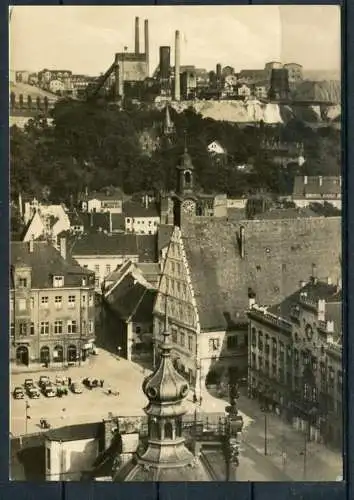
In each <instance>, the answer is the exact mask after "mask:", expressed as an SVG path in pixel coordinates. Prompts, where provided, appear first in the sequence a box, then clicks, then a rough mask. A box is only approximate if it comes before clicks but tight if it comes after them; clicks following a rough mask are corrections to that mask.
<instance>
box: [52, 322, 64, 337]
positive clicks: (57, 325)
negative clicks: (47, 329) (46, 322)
mask: <svg viewBox="0 0 354 500" xmlns="http://www.w3.org/2000/svg"><path fill="white" fill-rule="evenodd" d="M54 333H56V334H59V333H63V322H62V321H61V320H56V321H54Z"/></svg>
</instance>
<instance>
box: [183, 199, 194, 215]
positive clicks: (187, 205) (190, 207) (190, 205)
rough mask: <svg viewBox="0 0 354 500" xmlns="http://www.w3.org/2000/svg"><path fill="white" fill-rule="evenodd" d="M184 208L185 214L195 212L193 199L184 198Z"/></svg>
mask: <svg viewBox="0 0 354 500" xmlns="http://www.w3.org/2000/svg"><path fill="white" fill-rule="evenodd" d="M182 210H183V212H184V213H185V214H188V215H193V214H194V213H195V202H194V201H193V200H184V202H183V203H182Z"/></svg>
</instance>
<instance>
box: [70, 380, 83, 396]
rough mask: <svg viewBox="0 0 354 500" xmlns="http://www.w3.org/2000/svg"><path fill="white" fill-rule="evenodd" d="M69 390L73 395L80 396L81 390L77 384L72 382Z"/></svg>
mask: <svg viewBox="0 0 354 500" xmlns="http://www.w3.org/2000/svg"><path fill="white" fill-rule="evenodd" d="M70 389H71V391H72V392H73V393H74V394H82V388H81V386H80V384H78V383H77V382H73V383H72V384H71V387H70Z"/></svg>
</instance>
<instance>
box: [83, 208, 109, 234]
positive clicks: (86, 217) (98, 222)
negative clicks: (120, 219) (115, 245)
mask: <svg viewBox="0 0 354 500" xmlns="http://www.w3.org/2000/svg"><path fill="white" fill-rule="evenodd" d="M80 219H81V220H82V222H83V225H84V230H85V231H86V232H97V231H98V230H99V228H101V229H102V231H109V229H110V227H109V213H108V212H107V213H97V212H92V213H80Z"/></svg>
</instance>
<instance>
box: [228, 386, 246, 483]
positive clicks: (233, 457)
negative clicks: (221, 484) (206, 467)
mask: <svg viewBox="0 0 354 500" xmlns="http://www.w3.org/2000/svg"><path fill="white" fill-rule="evenodd" d="M239 396H240V395H239V392H238V387H237V386H232V387H231V388H230V403H231V404H230V406H227V407H226V408H225V411H226V413H227V414H228V416H227V422H226V433H225V458H226V481H230V477H231V466H232V465H234V466H235V469H234V472H235V479H236V467H238V465H239V458H238V457H239V451H240V450H239V445H240V441H239V439H238V438H239V433H240V432H241V431H242V428H243V418H242V416H241V415H239V414H238V409H237V399H238V398H239Z"/></svg>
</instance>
